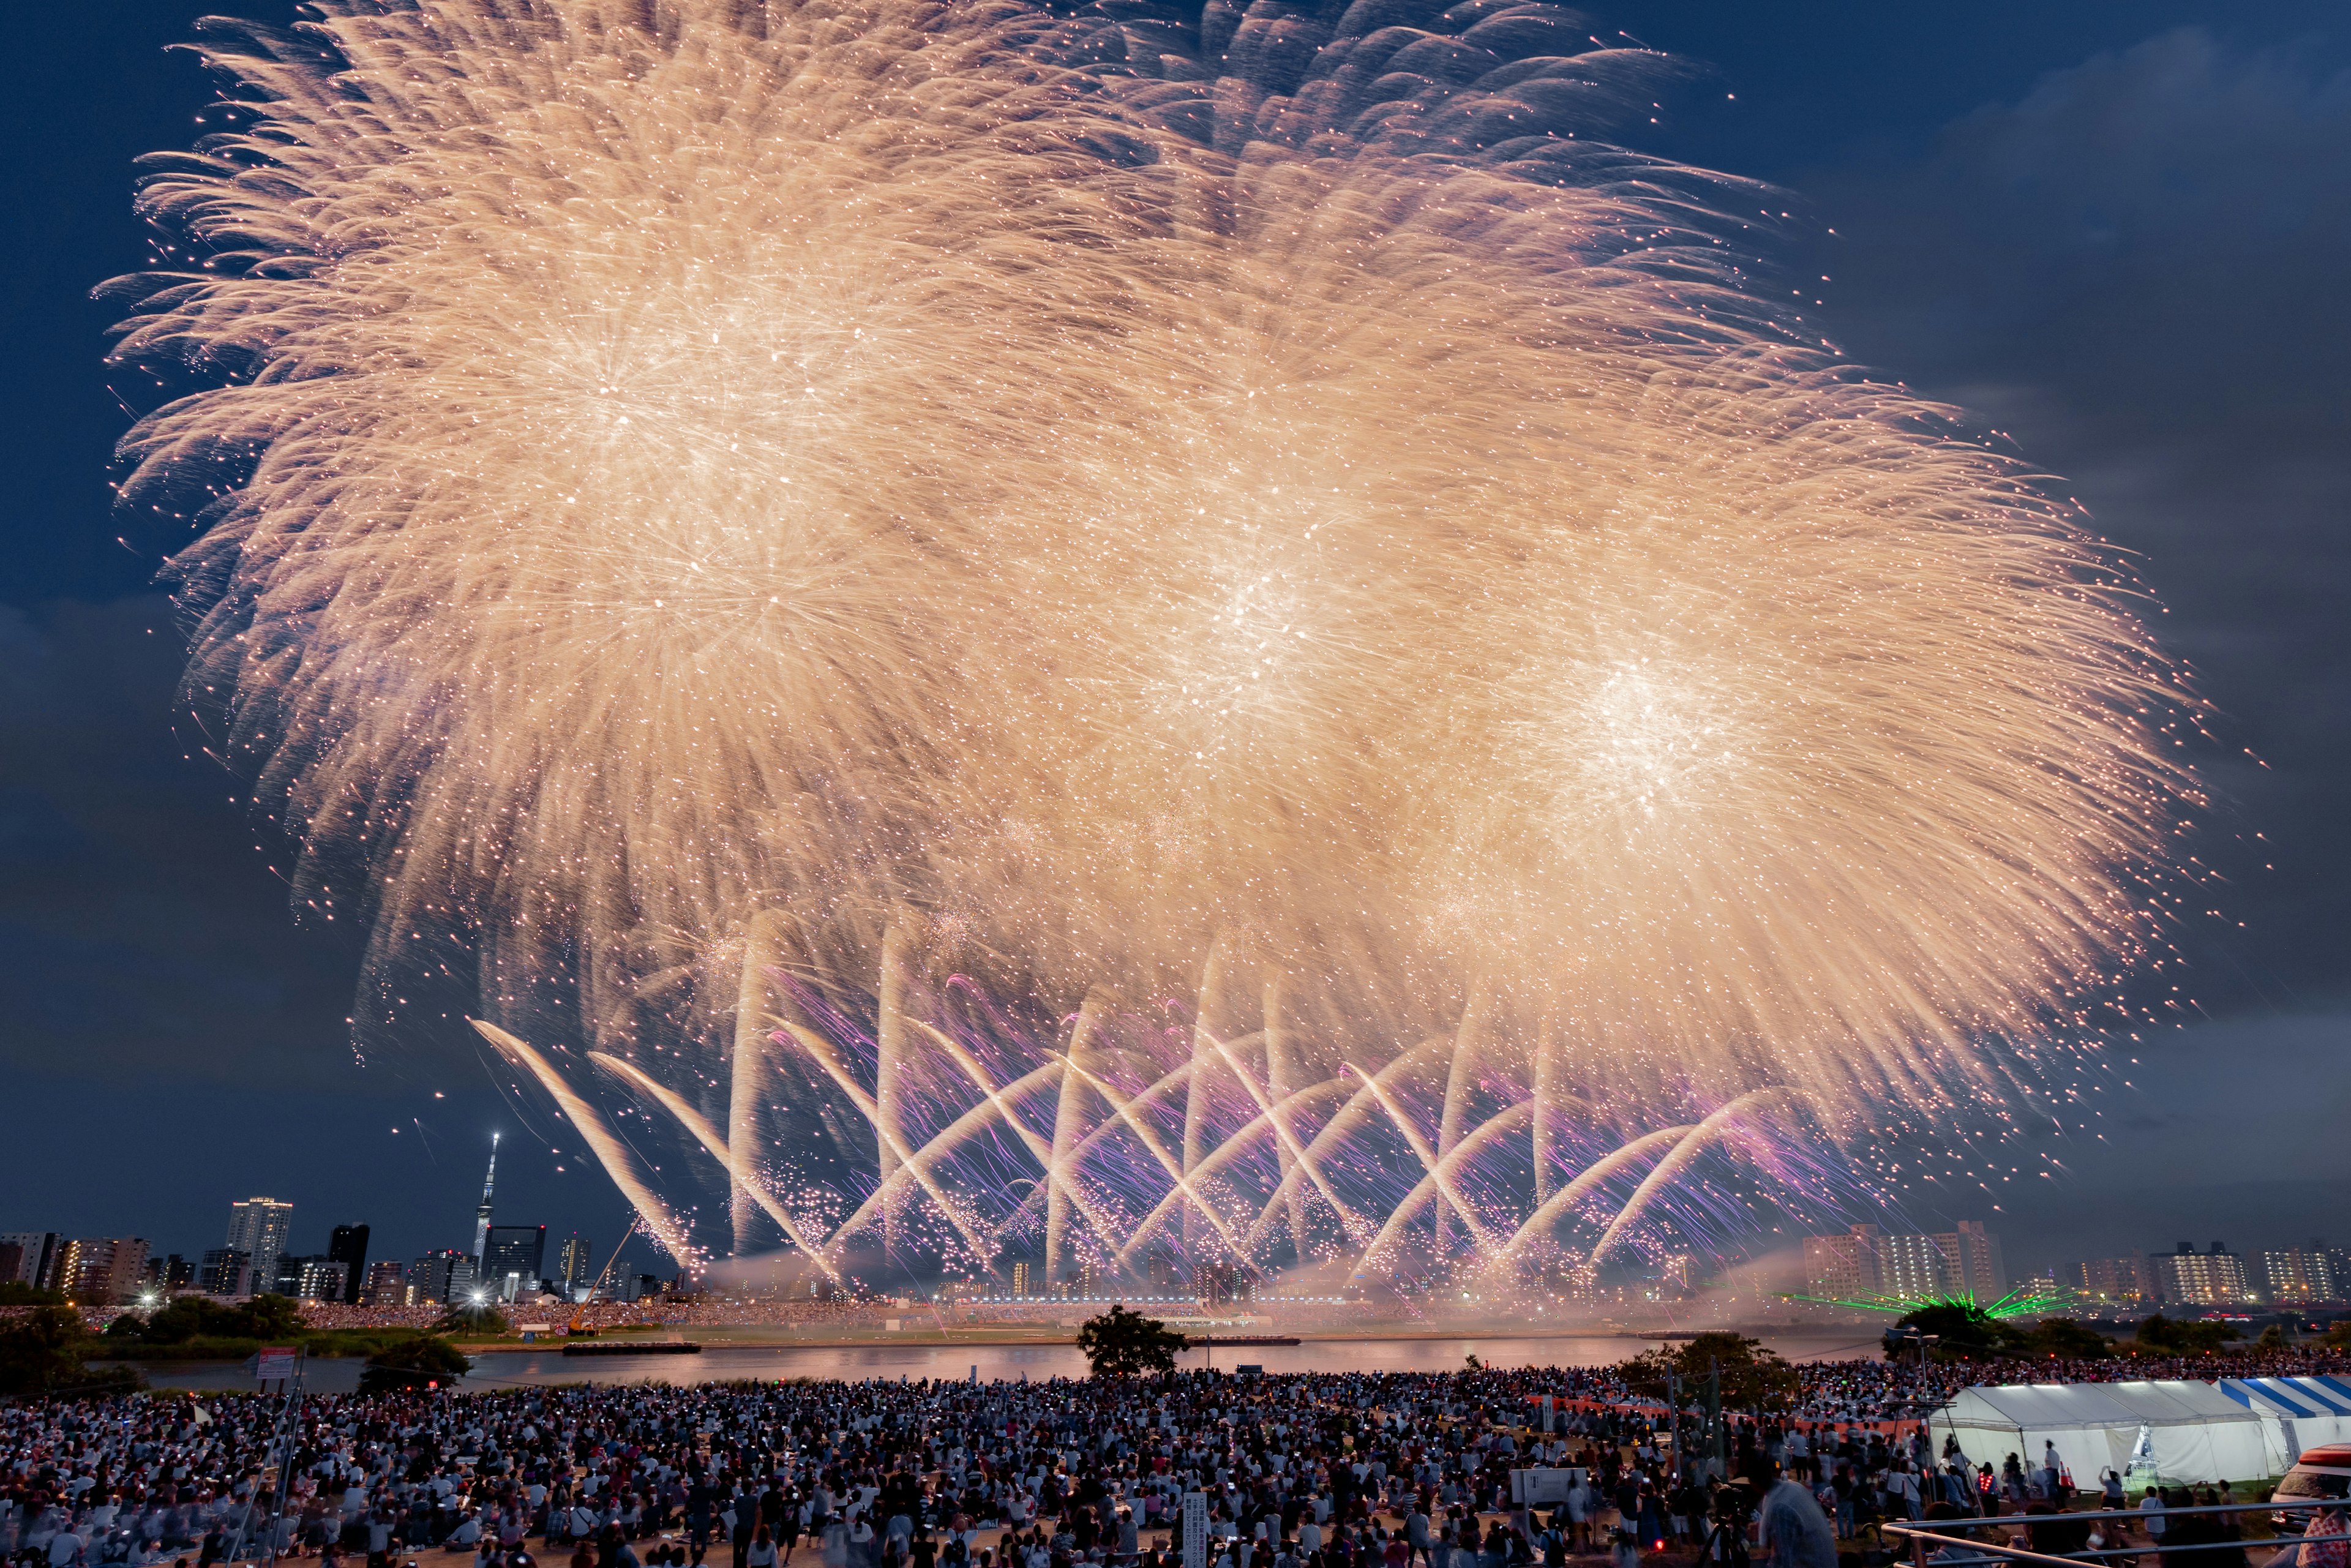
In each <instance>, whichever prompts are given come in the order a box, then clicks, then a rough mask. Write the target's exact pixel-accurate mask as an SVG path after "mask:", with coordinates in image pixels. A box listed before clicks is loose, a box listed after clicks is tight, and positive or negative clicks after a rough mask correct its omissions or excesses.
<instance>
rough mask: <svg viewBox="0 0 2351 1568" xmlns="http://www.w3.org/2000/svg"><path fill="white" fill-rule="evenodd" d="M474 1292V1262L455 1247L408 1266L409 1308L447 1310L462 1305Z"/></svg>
mask: <svg viewBox="0 0 2351 1568" xmlns="http://www.w3.org/2000/svg"><path fill="white" fill-rule="evenodd" d="M473 1289H474V1260H472V1259H471V1258H469V1257H467V1256H466V1255H465V1253H463V1252H460V1251H458V1250H457V1249H455V1248H454V1247H444V1248H443V1249H441V1250H439V1251H438V1252H427V1253H426V1254H425V1255H424V1256H423V1257H422V1258H419V1259H418V1260H416V1261H415V1262H413V1263H411V1264H410V1265H409V1266H408V1300H409V1302H410V1304H411V1305H413V1306H423V1305H424V1304H426V1303H428V1302H429V1303H431V1304H433V1305H434V1306H447V1305H449V1304H450V1303H451V1302H454V1301H465V1299H466V1298H467V1297H468V1296H470V1295H471V1294H472V1292H473Z"/></svg>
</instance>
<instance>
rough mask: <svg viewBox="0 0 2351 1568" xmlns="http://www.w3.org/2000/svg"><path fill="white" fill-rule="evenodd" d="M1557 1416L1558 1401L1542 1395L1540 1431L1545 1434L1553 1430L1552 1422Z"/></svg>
mask: <svg viewBox="0 0 2351 1568" xmlns="http://www.w3.org/2000/svg"><path fill="white" fill-rule="evenodd" d="M1558 1415H1559V1401H1558V1400H1557V1399H1556V1398H1554V1397H1553V1396H1551V1395H1548V1394H1546V1395H1544V1396H1542V1429H1543V1430H1544V1431H1545V1432H1550V1431H1552V1430H1555V1428H1554V1427H1552V1421H1553V1420H1554V1419H1555V1418H1556V1417H1557V1416H1558Z"/></svg>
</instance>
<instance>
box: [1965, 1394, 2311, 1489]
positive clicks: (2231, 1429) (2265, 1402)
mask: <svg viewBox="0 0 2351 1568" xmlns="http://www.w3.org/2000/svg"><path fill="white" fill-rule="evenodd" d="M1928 1429H1929V1431H1930V1433H1931V1435H1932V1437H1933V1440H1934V1444H1935V1448H1936V1449H1937V1450H1938V1452H1939V1451H1940V1450H1941V1448H1942V1446H1943V1439H1944V1437H1945V1436H1946V1435H1949V1436H1952V1437H1958V1438H1959V1451H1960V1452H1961V1453H1963V1454H1965V1455H1966V1456H1967V1457H1968V1461H1969V1463H1970V1464H1989V1465H1991V1467H1992V1469H1995V1470H1997V1469H2000V1468H2001V1463H2002V1461H2004V1460H2005V1459H2006V1458H2007V1457H2008V1456H2009V1455H2011V1454H2014V1455H2015V1456H2016V1457H2017V1458H2018V1460H2019V1461H2020V1462H2022V1464H2023V1465H2024V1467H2025V1468H2026V1469H2028V1470H2030V1469H2034V1468H2036V1467H2037V1466H2039V1465H2040V1463H2041V1457H2042V1445H2043V1443H2044V1442H2045V1443H2053V1444H2055V1445H2056V1447H2057V1454H2058V1457H2059V1458H2061V1459H2063V1460H2064V1464H2065V1468H2066V1469H2068V1470H2070V1471H2071V1472H2072V1473H2073V1476H2074V1484H2075V1485H2076V1486H2080V1487H2085V1488H2087V1487H2092V1486H2095V1485H2096V1484H2097V1479H2098V1476H2099V1473H2100V1472H2101V1471H2103V1470H2105V1469H2108V1468H2109V1467H2111V1468H2113V1469H2116V1470H2118V1471H2123V1472H2125V1473H2128V1472H2129V1471H2130V1469H2131V1459H2132V1456H2133V1454H2134V1453H2137V1454H2138V1455H2139V1456H2140V1458H2141V1465H2140V1469H2141V1472H2142V1473H2144V1472H2145V1470H2146V1468H2147V1466H2146V1463H2145V1461H2146V1458H2147V1456H2148V1455H2150V1454H2151V1455H2152V1458H2153V1461H2154V1472H2155V1476H2156V1477H2160V1478H2161V1479H2163V1480H2165V1481H2167V1482H2174V1483H2179V1484H2183V1485H2188V1484H2193V1485H2199V1486H2200V1485H2203V1484H2206V1483H2208V1482H2213V1481H2252V1480H2262V1479H2268V1478H2270V1477H2273V1476H2280V1475H2283V1474H2284V1473H2285V1471H2286V1469H2287V1468H2288V1467H2289V1466H2291V1465H2292V1464H2293V1463H2294V1459H2295V1458H2296V1457H2297V1456H2299V1455H2300V1454H2301V1452H2302V1450H2303V1449H2304V1448H2316V1447H2317V1446H2318V1445H2320V1444H2322V1443H2335V1442H2351V1384H2346V1383H2341V1382H2338V1381H2337V1380H2335V1379H2334V1378H2325V1377H2299V1378H2274V1377H2261V1378H2228V1379H2224V1380H2222V1381H2221V1382H2219V1383H2188V1382H2161V1383H2072V1384H2059V1383H2034V1384H2015V1385H2006V1386H2002V1387H1997V1388H1970V1389H1966V1390H1964V1391H1963V1392H1961V1393H1960V1394H1959V1395H1958V1396H1955V1397H1954V1398H1953V1399H1952V1400H1951V1401H1950V1403H1949V1404H1948V1405H1946V1406H1943V1407H1942V1408H1941V1409H1939V1410H1938V1411H1936V1412H1935V1413H1934V1415H1933V1416H1931V1417H1929V1419H1928ZM2147 1479H2154V1477H2149V1478H2147Z"/></svg>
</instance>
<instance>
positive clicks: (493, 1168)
mask: <svg viewBox="0 0 2351 1568" xmlns="http://www.w3.org/2000/svg"><path fill="white" fill-rule="evenodd" d="M497 1180H498V1134H496V1133H492V1134H490V1169H489V1174H488V1175H486V1176H483V1177H482V1207H479V1208H477V1209H475V1210H474V1262H475V1265H476V1267H477V1269H478V1266H479V1265H480V1263H481V1261H482V1249H484V1248H485V1247H487V1246H488V1245H489V1244H490V1189H491V1188H492V1187H494V1186H496V1185H497Z"/></svg>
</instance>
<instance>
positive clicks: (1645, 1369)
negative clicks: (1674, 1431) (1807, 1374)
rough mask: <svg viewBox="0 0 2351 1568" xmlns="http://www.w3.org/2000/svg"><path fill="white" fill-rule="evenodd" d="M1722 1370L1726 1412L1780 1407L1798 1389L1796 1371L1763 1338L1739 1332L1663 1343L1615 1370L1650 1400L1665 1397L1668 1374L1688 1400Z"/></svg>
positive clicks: (1630, 1385)
mask: <svg viewBox="0 0 2351 1568" xmlns="http://www.w3.org/2000/svg"><path fill="white" fill-rule="evenodd" d="M1718 1369H1719V1372H1720V1374H1721V1376H1722V1404H1723V1408H1725V1409H1727V1410H1770V1409H1776V1408H1778V1407H1780V1406H1784V1405H1786V1404H1787V1403H1788V1402H1789V1401H1790V1400H1791V1399H1792V1398H1793V1397H1794V1396H1795V1393H1796V1388H1797V1380H1796V1369H1795V1368H1794V1367H1792V1366H1790V1365H1789V1364H1787V1363H1786V1362H1784V1361H1782V1360H1781V1359H1780V1357H1779V1356H1777V1355H1775V1354H1772V1353H1771V1352H1770V1351H1768V1350H1765V1349H1764V1348H1763V1342H1762V1341H1761V1340H1754V1339H1749V1338H1748V1337H1747V1336H1746V1335H1744V1334H1738V1333H1702V1334H1693V1335H1692V1336H1690V1338H1688V1339H1687V1340H1685V1341H1683V1342H1682V1344H1681V1345H1680V1347H1679V1348H1678V1349H1672V1348H1666V1347H1660V1348H1658V1349H1656V1350H1653V1351H1648V1352H1646V1353H1644V1354H1640V1355H1636V1356H1635V1357H1634V1358H1633V1359H1632V1360H1630V1361H1628V1362H1626V1363H1625V1364H1623V1365H1622V1366H1620V1367H1618V1368H1617V1369H1616V1374H1617V1375H1618V1376H1619V1377H1622V1378H1623V1379H1624V1380H1625V1386H1626V1387H1628V1388H1630V1389H1631V1390H1632V1391H1633V1392H1634V1393H1635V1394H1639V1395H1644V1396H1647V1397H1649V1398H1651V1399H1663V1398H1665V1397H1667V1389H1668V1388H1669V1387H1670V1382H1669V1378H1670V1377H1677V1378H1679V1379H1680V1380H1681V1396H1682V1397H1683V1398H1684V1399H1685V1400H1687V1399H1688V1398H1690V1397H1692V1396H1695V1395H1697V1394H1698V1393H1699V1392H1700V1391H1702V1390H1703V1389H1704V1388H1705V1387H1706V1380H1707V1376H1708V1373H1709V1372H1712V1371H1716V1370H1718Z"/></svg>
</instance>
